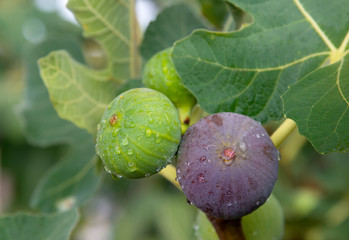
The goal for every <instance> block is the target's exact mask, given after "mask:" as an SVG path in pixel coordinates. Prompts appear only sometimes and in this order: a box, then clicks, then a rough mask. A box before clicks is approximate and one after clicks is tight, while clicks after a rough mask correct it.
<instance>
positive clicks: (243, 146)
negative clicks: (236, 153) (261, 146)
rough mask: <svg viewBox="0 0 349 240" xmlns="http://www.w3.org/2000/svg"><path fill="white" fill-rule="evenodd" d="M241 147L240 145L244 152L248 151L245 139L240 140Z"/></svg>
mask: <svg viewBox="0 0 349 240" xmlns="http://www.w3.org/2000/svg"><path fill="white" fill-rule="evenodd" d="M239 147H240V149H241V151H242V152H243V153H244V152H246V150H247V145H246V143H245V141H244V140H241V141H240V144H239Z"/></svg>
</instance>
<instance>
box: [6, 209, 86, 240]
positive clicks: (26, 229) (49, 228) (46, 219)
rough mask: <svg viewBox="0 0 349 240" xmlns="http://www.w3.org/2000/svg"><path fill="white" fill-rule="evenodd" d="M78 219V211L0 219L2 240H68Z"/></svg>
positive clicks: (26, 214) (13, 215) (22, 215)
mask: <svg viewBox="0 0 349 240" xmlns="http://www.w3.org/2000/svg"><path fill="white" fill-rule="evenodd" d="M78 219H79V214H78V211H77V210H76V209H75V210H72V211H67V212H62V213H54V214H40V215H37V214H29V213H16V214H12V215H7V216H3V217H1V218H0V236H1V239H2V240H14V239H16V240H47V239H50V240H64V239H69V237H70V235H71V232H72V229H73V228H74V226H75V225H76V223H77V221H78Z"/></svg>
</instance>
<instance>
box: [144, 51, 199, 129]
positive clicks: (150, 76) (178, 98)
mask: <svg viewBox="0 0 349 240" xmlns="http://www.w3.org/2000/svg"><path fill="white" fill-rule="evenodd" d="M171 50H172V48H167V49H165V50H163V51H161V52H158V53H157V54H155V55H154V56H153V57H152V58H151V59H149V61H148V62H147V63H146V65H145V67H144V71H143V83H144V85H145V86H146V87H148V88H152V89H155V90H157V91H159V92H161V93H163V94H165V95H166V96H167V97H168V98H169V99H170V100H171V101H172V102H173V104H174V105H175V106H176V107H177V108H178V110H179V113H180V119H181V122H182V123H184V122H185V121H188V120H187V118H188V117H189V115H190V111H191V108H192V107H193V106H194V105H195V103H196V99H195V97H194V96H193V95H192V94H191V93H190V92H189V91H188V90H187V89H186V88H185V86H184V84H183V83H182V81H181V79H180V77H179V76H178V74H177V72H176V70H175V67H174V64H173V62H172V60H171V58H170V52H171Z"/></svg>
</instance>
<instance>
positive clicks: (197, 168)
mask: <svg viewBox="0 0 349 240" xmlns="http://www.w3.org/2000/svg"><path fill="white" fill-rule="evenodd" d="M278 160H279V152H278V150H277V149H276V148H275V146H274V145H273V143H272V141H271V140H270V138H269V135H268V133H267V132H266V131H265V129H264V128H263V127H262V126H261V124H260V123H259V122H257V121H255V120H253V119H252V118H250V117H247V116H244V115H241V114H237V113H217V114H213V115H210V116H208V117H206V118H203V119H201V120H199V121H198V122H197V123H196V124H194V125H192V126H191V127H189V128H188V130H187V131H186V133H185V134H184V136H183V138H182V141H181V143H180V147H179V151H178V160H177V179H178V181H179V184H180V186H181V188H182V189H183V192H184V194H185V195H186V196H187V198H188V201H189V202H191V203H193V204H194V205H195V206H197V207H198V208H199V209H201V210H202V211H203V212H205V213H206V214H208V215H210V216H212V217H215V218H218V219H238V218H241V217H242V216H244V215H247V214H249V213H251V212H253V211H254V210H255V209H257V208H258V207H259V206H261V205H262V204H263V203H264V202H265V201H266V200H267V199H268V197H269V196H270V194H271V192H272V190H273V187H274V184H275V182H276V180H277V173H278Z"/></svg>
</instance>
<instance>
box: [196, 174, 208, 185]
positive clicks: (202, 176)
mask: <svg viewBox="0 0 349 240" xmlns="http://www.w3.org/2000/svg"><path fill="white" fill-rule="evenodd" d="M196 179H197V180H198V181H199V182H202V183H203V182H206V180H205V176H204V174H202V173H199V174H198V176H197V177H196Z"/></svg>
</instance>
